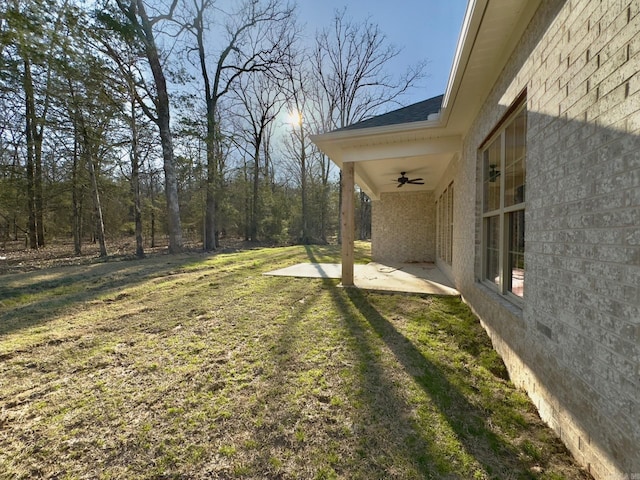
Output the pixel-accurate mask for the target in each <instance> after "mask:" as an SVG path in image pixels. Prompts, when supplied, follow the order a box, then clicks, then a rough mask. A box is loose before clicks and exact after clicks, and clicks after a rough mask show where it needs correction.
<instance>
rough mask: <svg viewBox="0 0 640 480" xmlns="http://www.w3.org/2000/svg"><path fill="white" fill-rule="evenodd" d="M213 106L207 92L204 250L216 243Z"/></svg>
mask: <svg viewBox="0 0 640 480" xmlns="http://www.w3.org/2000/svg"><path fill="white" fill-rule="evenodd" d="M215 146H216V125H215V105H214V102H213V99H212V98H211V97H210V96H209V93H208V92H207V138H206V147H207V203H206V211H205V227H204V249H205V250H207V251H212V250H215V249H216V247H217V242H216V234H217V232H216V207H217V205H216V187H217V181H218V159H217V158H216V148H215Z"/></svg>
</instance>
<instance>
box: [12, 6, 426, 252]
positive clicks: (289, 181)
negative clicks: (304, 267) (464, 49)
mask: <svg viewBox="0 0 640 480" xmlns="http://www.w3.org/2000/svg"><path fill="white" fill-rule="evenodd" d="M398 53H399V49H398V48H397V47H395V46H393V45H391V44H389V42H388V41H387V38H386V37H385V35H384V33H383V32H381V31H380V29H379V28H378V26H377V25H375V24H373V23H372V22H371V21H370V20H369V19H364V20H362V21H356V20H354V19H353V18H352V17H351V16H350V14H349V12H348V11H347V10H346V9H345V10H342V11H336V12H335V16H334V19H333V22H332V23H331V24H330V25H327V26H326V28H325V29H322V30H319V31H316V32H309V31H307V29H306V28H305V25H304V24H302V23H301V22H300V21H299V19H298V18H297V14H296V5H295V3H287V2H283V1H281V0H243V1H237V0H229V1H224V0H166V1H145V0H98V1H95V2H81V1H79V0H77V1H74V0H28V1H25V0H7V1H5V2H3V3H2V6H0V65H1V68H0V119H1V120H0V249H6V248H7V243H8V242H10V243H12V244H14V245H16V244H18V245H22V246H24V248H26V249H39V248H41V247H44V246H46V245H48V244H49V243H50V242H54V241H60V240H62V241H67V242H69V243H70V242H71V241H73V249H74V252H75V254H81V253H82V251H83V248H86V246H87V245H88V244H93V243H95V244H96V245H99V254H100V255H101V256H107V255H108V254H109V251H110V242H115V241H116V240H120V239H122V238H123V237H130V238H131V239H133V238H135V245H136V254H137V255H138V256H143V255H144V253H145V248H146V249H151V248H155V247H157V246H158V245H165V246H168V249H169V251H170V252H177V251H180V250H182V249H183V248H184V247H185V245H187V244H189V245H193V244H194V242H195V243H196V244H198V245H201V246H202V248H203V249H204V250H215V249H216V248H218V247H219V246H220V242H221V240H224V239H225V238H241V239H244V240H246V241H250V242H261V243H278V244H282V243H305V244H307V243H327V242H330V241H334V240H338V241H339V214H338V212H339V203H340V199H339V191H340V188H339V183H340V175H339V172H338V169H337V168H336V167H335V165H333V164H332V163H331V161H330V160H329V159H328V158H327V157H326V156H324V155H323V154H321V152H319V151H318V150H317V149H316V148H315V147H314V145H313V144H312V143H311V141H310V139H309V137H310V135H313V134H317V133H323V132H327V131H331V130H334V129H337V128H340V127H343V126H346V125H349V124H352V123H355V122H357V121H360V120H363V119H365V118H368V117H371V116H373V115H376V114H379V113H382V112H383V111H387V110H390V109H392V108H396V107H397V106H398V105H401V102H402V98H403V94H405V93H406V92H407V91H408V90H409V89H411V88H412V87H414V86H416V84H417V82H419V81H420V80H421V79H422V78H424V76H425V73H424V70H425V68H424V67H425V64H424V63H419V64H416V65H413V66H410V67H409V68H408V69H407V71H406V72H404V73H401V74H398V73H397V72H395V73H390V72H389V71H388V70H387V66H388V64H389V61H390V60H391V59H392V58H394V57H395V56H397V55H398ZM354 195H357V197H358V199H357V202H356V205H357V210H358V211H357V212H356V218H357V219H358V220H357V229H358V232H357V236H359V237H360V238H367V237H368V236H369V234H370V202H369V199H368V198H367V197H366V195H365V194H364V193H362V192H356V193H354ZM132 242H133V240H132ZM0 251H1V250H0Z"/></svg>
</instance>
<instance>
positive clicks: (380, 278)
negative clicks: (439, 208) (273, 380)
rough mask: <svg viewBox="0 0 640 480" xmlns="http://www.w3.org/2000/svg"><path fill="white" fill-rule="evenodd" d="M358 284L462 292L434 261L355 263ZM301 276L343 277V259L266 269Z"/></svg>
mask: <svg viewBox="0 0 640 480" xmlns="http://www.w3.org/2000/svg"><path fill="white" fill-rule="evenodd" d="M353 273H354V283H355V286H356V287H358V288H361V289H363V290H374V291H381V292H398V293H423V294H433V295H460V292H458V291H457V290H456V289H455V287H454V285H453V284H452V283H451V282H450V281H449V279H448V278H447V277H446V276H445V275H444V274H443V273H442V272H441V271H440V269H438V267H436V266H435V265H434V264H433V263H402V264H393V265H388V264H382V263H376V262H371V263H368V264H367V265H354V272H353ZM265 275H271V276H283V277H297V278H341V275H342V265H341V264H339V263H299V264H297V265H292V266H291V267H286V268H281V269H279V270H274V271H271V272H267V273H265Z"/></svg>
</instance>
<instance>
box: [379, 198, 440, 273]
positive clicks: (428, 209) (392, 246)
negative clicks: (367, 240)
mask: <svg viewBox="0 0 640 480" xmlns="http://www.w3.org/2000/svg"><path fill="white" fill-rule="evenodd" d="M408 188H411V187H410V186H408ZM371 225H372V231H371V255H372V257H373V259H374V260H375V261H377V262H384V261H387V262H433V261H434V260H435V242H436V210H435V198H434V196H433V192H402V193H401V192H398V193H395V192H394V193H383V194H382V195H381V196H380V200H376V201H373V202H372V210H371Z"/></svg>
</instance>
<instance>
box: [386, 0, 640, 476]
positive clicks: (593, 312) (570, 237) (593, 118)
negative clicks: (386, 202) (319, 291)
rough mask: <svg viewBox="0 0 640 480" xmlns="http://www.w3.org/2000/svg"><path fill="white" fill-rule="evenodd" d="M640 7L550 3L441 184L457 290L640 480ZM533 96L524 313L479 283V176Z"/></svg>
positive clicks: (600, 463) (575, 447)
mask: <svg viewBox="0 0 640 480" xmlns="http://www.w3.org/2000/svg"><path fill="white" fill-rule="evenodd" d="M639 13H640V2H639V1H638V0H634V1H630V0H626V1H623V0H603V1H591V0H567V1H560V0H549V1H544V2H542V4H541V7H540V9H539V10H538V12H537V13H536V15H535V17H534V19H533V20H532V22H531V24H530V26H529V28H528V29H527V31H526V33H525V35H524V36H523V38H522V40H521V41H520V42H519V44H518V48H517V49H516V51H515V52H514V54H513V55H512V58H511V59H510V60H509V62H508V64H507V65H506V67H505V69H504V71H503V72H502V74H501V76H500V79H499V80H498V82H497V83H496V85H495V87H494V89H493V91H492V93H491V94H490V96H489V98H488V99H487V101H486V103H485V105H484V107H483V108H482V110H481V112H480V114H479V115H478V117H477V118H476V120H475V122H474V125H473V127H472V129H471V130H470V132H469V133H468V135H467V136H466V137H465V141H464V149H463V154H462V158H461V159H460V161H459V166H458V168H457V169H456V170H455V171H452V172H451V173H450V175H449V176H448V177H447V178H444V179H443V180H442V182H441V184H440V187H439V188H444V187H443V186H444V185H446V184H448V182H450V181H454V184H455V190H454V191H455V197H454V218H455V219H456V221H455V226H454V253H453V266H452V275H453V276H454V279H455V281H456V285H457V287H458V288H459V290H460V291H461V292H462V294H463V296H464V298H465V300H466V301H467V302H468V303H469V304H470V305H471V306H472V308H473V309H474V310H475V311H476V312H477V313H478V315H479V316H480V318H481V319H482V322H483V325H484V326H485V327H486V329H487V330H488V332H489V334H490V335H491V337H492V339H493V341H494V345H495V346H496V349H497V350H498V351H499V352H500V353H501V355H502V356H503V358H504V359H505V363H506V364H507V366H508V367H509V371H510V373H511V375H512V379H513V380H514V382H515V383H516V384H518V385H520V386H522V387H523V388H525V389H526V390H527V392H528V393H529V395H530V396H531V397H532V399H533V400H534V402H535V403H536V405H537V407H538V409H539V411H540V414H541V416H542V417H543V418H544V419H545V420H546V421H547V422H548V423H549V424H550V425H551V426H552V427H553V428H554V429H555V430H556V432H558V434H559V435H560V437H561V438H562V439H563V440H564V442H565V443H566V444H567V445H568V446H569V448H570V449H571V451H572V452H573V453H574V455H575V456H576V458H577V459H578V461H580V462H581V463H582V464H583V465H584V466H585V468H588V469H589V470H590V471H591V473H592V474H593V475H594V477H595V478H597V479H607V480H610V479H614V480H615V479H618V478H619V479H629V478H640V415H639V414H638V412H640V289H639V286H640V74H639V73H638V71H639V70H640V14H639ZM525 88H526V89H527V108H528V118H527V120H528V134H527V198H526V247H525V248H526V253H525V256H526V265H527V270H526V286H525V306H524V309H519V308H517V307H516V306H515V305H513V304H511V303H509V302H508V301H507V300H505V299H503V298H500V297H499V296H498V295H497V294H495V293H493V292H492V291H491V290H489V289H487V288H485V287H484V286H483V285H481V284H480V283H478V281H477V278H478V277H479V272H480V269H479V266H480V263H479V262H480V258H481V255H480V254H481V252H480V235H479V233H480V228H481V224H480V220H479V218H480V203H479V202H480V196H479V195H480V189H479V188H478V187H479V184H478V183H477V181H478V179H479V178H480V177H479V161H478V158H479V157H478V147H479V146H480V144H481V143H482V141H483V140H484V139H485V138H486V136H487V135H488V134H489V132H490V131H491V129H492V128H493V127H494V126H495V125H496V123H497V122H498V121H499V120H500V118H501V117H502V116H503V115H504V113H505V111H506V109H507V108H508V107H509V104H510V103H511V102H512V101H513V100H514V99H515V98H516V97H517V96H518V94H519V93H520V92H521V91H522V90H523V89H525ZM473 192H475V195H474V194H473ZM374 244H375V243H374ZM634 476H635V477H634Z"/></svg>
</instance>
